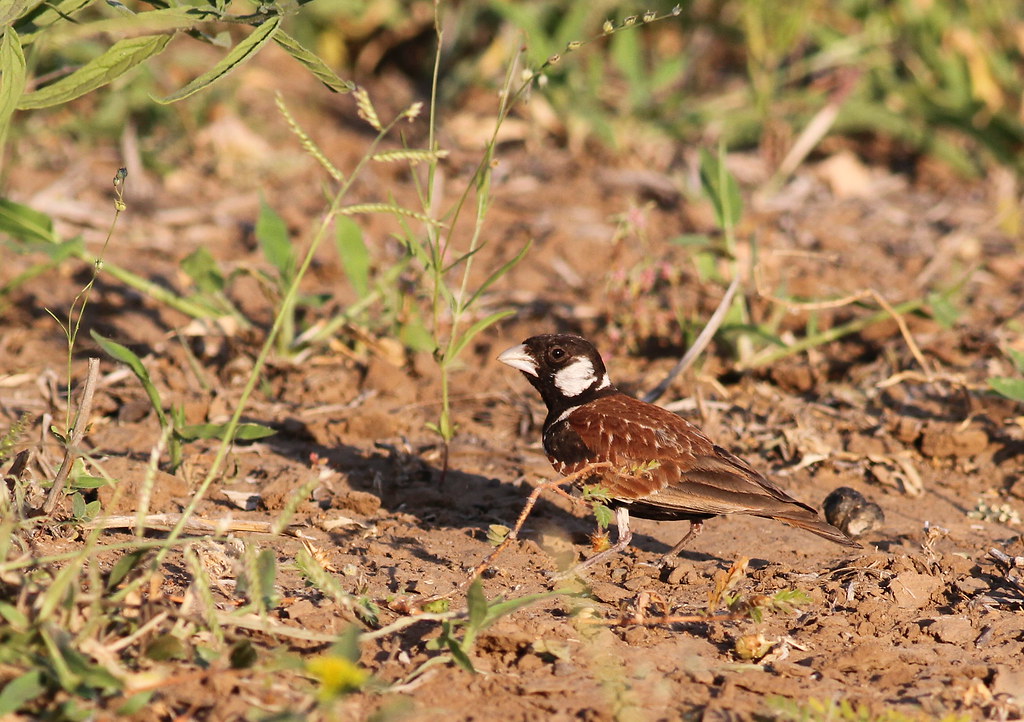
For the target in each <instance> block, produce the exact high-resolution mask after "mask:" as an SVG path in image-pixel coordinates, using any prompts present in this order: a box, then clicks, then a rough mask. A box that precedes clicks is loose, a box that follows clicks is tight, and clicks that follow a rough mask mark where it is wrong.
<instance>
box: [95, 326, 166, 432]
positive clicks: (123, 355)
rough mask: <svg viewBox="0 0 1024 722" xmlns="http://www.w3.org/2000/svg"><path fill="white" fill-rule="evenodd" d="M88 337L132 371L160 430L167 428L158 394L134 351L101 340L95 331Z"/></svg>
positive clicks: (105, 339)
mask: <svg viewBox="0 0 1024 722" xmlns="http://www.w3.org/2000/svg"><path fill="white" fill-rule="evenodd" d="M89 335H91V336H92V339H93V341H95V342H96V343H97V344H99V347H100V348H101V349H103V350H104V351H106V352H107V355H108V356H110V357H111V358H113V359H114V360H116V361H120V362H121V363H123V364H126V365H127V366H128V368H130V369H131V370H132V372H133V373H134V374H135V376H136V378H138V379H139V383H141V384H142V388H143V389H145V391H146V395H147V396H148V397H149V402H150V403H151V404H152V405H153V410H154V411H156V415H157V418H158V419H159V420H160V428H162V429H163V428H166V427H167V415H166V414H165V413H164V407H163V402H162V401H161V400H160V392H159V391H157V389H156V386H154V385H153V380H152V379H151V378H150V376H149V371H147V370H146V367H145V366H143V365H142V359H140V358H139V357H138V356H137V355H136V353H135V352H134V351H132V350H131V349H130V348H128V347H127V346H123V345H122V344H119V343H117V341H111V340H110V339H108V338H103V337H102V336H100V335H99V334H98V333H96V331H95V330H91V331H90V332H89Z"/></svg>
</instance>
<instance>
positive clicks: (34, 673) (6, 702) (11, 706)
mask: <svg viewBox="0 0 1024 722" xmlns="http://www.w3.org/2000/svg"><path fill="white" fill-rule="evenodd" d="M45 691H46V687H45V686H43V676H42V672H41V671H40V670H38V669H33V670H30V671H28V672H26V673H25V674H23V675H21V676H20V677H15V678H14V679H12V680H11V681H10V682H8V683H7V684H6V685H5V686H4V689H3V691H2V692H0V715H9V714H14V713H15V712H17V711H18V710H19V709H21V707H22V705H24V704H25V703H26V702H30V701H32V700H33V699H35V698H36V697H38V696H39V695H41V694H42V693H43V692H45Z"/></svg>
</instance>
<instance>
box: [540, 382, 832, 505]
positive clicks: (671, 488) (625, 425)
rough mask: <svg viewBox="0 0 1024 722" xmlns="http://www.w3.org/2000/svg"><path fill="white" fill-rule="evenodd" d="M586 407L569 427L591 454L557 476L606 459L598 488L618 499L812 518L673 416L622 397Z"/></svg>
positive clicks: (729, 454)
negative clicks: (607, 468) (605, 467)
mask: <svg viewBox="0 0 1024 722" xmlns="http://www.w3.org/2000/svg"><path fill="white" fill-rule="evenodd" d="M586 407H587V408H586V409H582V408H581V409H580V410H578V411H577V412H574V413H572V414H570V415H569V416H568V417H567V418H566V422H567V424H568V427H569V429H571V430H572V432H575V434H576V435H578V437H579V441H580V442H582V445H583V446H584V447H585V448H586V449H587V450H589V452H590V453H589V454H588V455H587V457H586V458H584V459H581V461H579V462H577V463H575V464H571V465H566V467H565V468H562V469H559V471H561V472H562V473H564V474H568V473H572V472H573V471H577V470H579V469H581V468H583V467H584V466H585V465H586V464H587V463H593V462H601V461H604V462H609V463H610V464H611V465H612V468H611V469H609V470H605V471H603V472H602V479H601V485H602V486H604V487H605V489H607V490H608V493H609V494H610V495H611V496H612V497H613V498H615V499H620V500H622V501H627V502H628V501H636V500H640V499H643V501H644V502H645V504H647V505H651V504H653V505H656V506H659V507H664V508H665V509H666V510H678V511H680V512H684V513H686V512H688V513H700V514H735V513H753V514H759V515H765V516H773V515H775V514H785V515H791V514H792V513H793V512H797V516H803V515H804V513H803V512H804V510H806V511H810V512H811V513H812V514H815V516H816V513H815V512H814V510H813V509H811V507H808V506H806V505H805V504H802V503H800V502H798V501H796V500H795V499H793V498H792V497H790V496H789V495H788V494H786V493H785V492H784V491H783V490H782V489H781V488H779V487H778V486H776V485H775V484H773V483H772V482H771V481H769V480H768V479H766V478H765V477H764V476H762V475H761V474H759V473H758V472H757V471H755V470H754V469H752V468H751V467H750V466H749V465H747V464H746V462H744V461H743V460H742V459H740V458H739V457H737V456H735V455H733V454H731V453H729V452H728V451H726V450H725V449H723V448H721V447H719V446H716V445H715V444H714V443H712V442H711V440H710V439H708V438H707V437H706V436H704V434H703V433H701V431H700V430H699V429H698V428H697V427H695V426H693V425H692V424H690V423H689V422H687V421H686V420H685V419H683V418H681V417H679V416H677V415H676V414H673V413H672V412H670V411H666V410H665V409H663V408H661V407H659V406H654V405H653V404H647V403H645V402H643V401H639V400H637V399H634V398H632V397H629V396H626V395H624V394H616V395H614V396H607V397H604V398H600V399H597V400H595V401H592V402H590V403H589V404H586ZM581 456H582V455H581ZM794 505H795V506H796V508H794ZM801 507H802V509H801Z"/></svg>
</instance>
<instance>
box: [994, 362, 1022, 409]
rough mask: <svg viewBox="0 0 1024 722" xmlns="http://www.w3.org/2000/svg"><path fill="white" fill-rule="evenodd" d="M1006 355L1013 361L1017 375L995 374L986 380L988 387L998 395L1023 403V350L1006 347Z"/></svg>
mask: <svg viewBox="0 0 1024 722" xmlns="http://www.w3.org/2000/svg"><path fill="white" fill-rule="evenodd" d="M1006 355H1007V356H1009V358H1010V361H1011V362H1013V367H1014V369H1015V370H1016V371H1017V374H1018V375H1017V376H1016V377H1012V376H995V377H992V378H990V379H989V380H988V385H989V388H991V389H992V390H993V391H995V392H996V393H997V394H999V395H1000V396H1005V397H1006V398H1008V399H1010V400H1012V401H1019V402H1022V403H1024V351H1016V350H1014V349H1012V348H1010V349H1006Z"/></svg>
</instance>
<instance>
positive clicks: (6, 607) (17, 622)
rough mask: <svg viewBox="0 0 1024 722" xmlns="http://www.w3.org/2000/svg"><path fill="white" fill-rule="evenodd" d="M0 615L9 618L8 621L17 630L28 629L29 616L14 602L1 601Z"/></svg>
mask: <svg viewBox="0 0 1024 722" xmlns="http://www.w3.org/2000/svg"><path fill="white" fill-rule="evenodd" d="M0 617H3V618H4V619H6V620H7V623H8V624H10V625H11V627H13V628H14V630H15V631H18V632H24V631H27V630H28V624H29V622H28V617H26V616H25V615H24V614H22V613H21V611H20V610H19V609H18V608H17V607H15V606H14V605H13V604H9V603H7V602H0Z"/></svg>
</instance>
